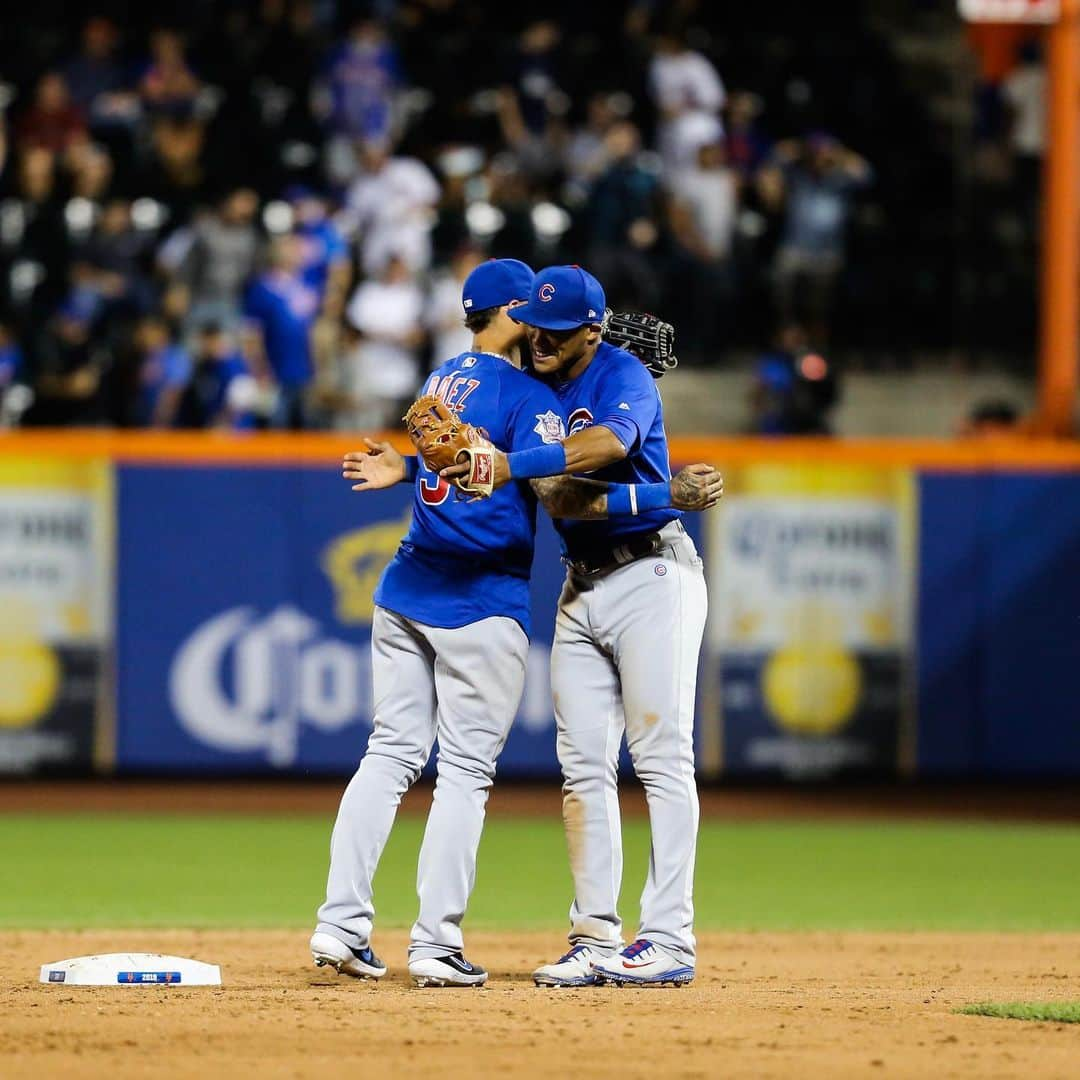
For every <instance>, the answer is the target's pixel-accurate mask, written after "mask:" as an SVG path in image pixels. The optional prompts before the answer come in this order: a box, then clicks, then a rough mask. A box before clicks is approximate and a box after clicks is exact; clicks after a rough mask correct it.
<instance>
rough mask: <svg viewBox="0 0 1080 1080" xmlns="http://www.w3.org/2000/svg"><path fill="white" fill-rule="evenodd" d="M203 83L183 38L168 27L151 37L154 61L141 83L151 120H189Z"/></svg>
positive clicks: (143, 98)
mask: <svg viewBox="0 0 1080 1080" xmlns="http://www.w3.org/2000/svg"><path fill="white" fill-rule="evenodd" d="M199 88H200V86H199V79H198V78H197V76H196V75H195V73H194V72H193V71H192V70H191V68H190V67H189V66H188V62H187V56H186V55H185V44H184V39H183V37H182V36H181V34H180V33H179V32H178V31H176V30H172V29H169V28H166V27H161V28H159V29H157V30H155V31H154V32H153V33H152V34H151V35H150V59H149V62H148V63H147V65H146V68H145V69H144V71H143V73H142V77H141V78H140V79H139V94H140V96H141V97H142V102H143V107H144V108H145V109H146V111H147V112H148V113H149V114H150V115H151V116H168V117H171V118H173V119H177V120H186V119H188V118H189V117H190V116H191V115H192V114H193V112H194V111H195V101H196V98H198V96H199Z"/></svg>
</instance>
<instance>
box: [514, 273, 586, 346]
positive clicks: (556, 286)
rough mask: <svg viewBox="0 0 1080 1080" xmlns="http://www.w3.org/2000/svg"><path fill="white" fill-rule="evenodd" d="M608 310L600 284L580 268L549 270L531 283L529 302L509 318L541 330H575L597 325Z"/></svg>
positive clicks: (517, 308)
mask: <svg viewBox="0 0 1080 1080" xmlns="http://www.w3.org/2000/svg"><path fill="white" fill-rule="evenodd" d="M605 307H607V300H606V298H605V297H604V290H603V287H602V286H601V284H600V282H599V281H597V280H596V278H594V277H593V276H592V274H590V273H589V272H588V270H583V269H582V268H581V267H580V266H548V267H545V269H543V270H541V271H540V272H539V273H538V274H537V275H536V279H535V281H534V283H533V289H532V293H531V294H530V296H529V302H528V303H527V304H525V305H524V306H522V307H516V308H514V309H513V311H511V312H510V318H512V319H514V320H515V321H517V322H522V323H525V324H526V325H528V326H538V327H540V328H541V329H543V330H576V329H577V328H578V327H579V326H586V325H587V324H589V323H593V322H597V321H598V320H599V318H600V313H601V312H602V311H603V310H604V308H605Z"/></svg>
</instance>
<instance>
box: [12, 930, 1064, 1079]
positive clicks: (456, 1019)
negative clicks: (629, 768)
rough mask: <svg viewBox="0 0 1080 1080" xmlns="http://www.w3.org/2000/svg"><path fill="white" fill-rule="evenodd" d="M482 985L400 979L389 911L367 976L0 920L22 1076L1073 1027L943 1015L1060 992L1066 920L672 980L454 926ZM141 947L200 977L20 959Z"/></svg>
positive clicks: (720, 957)
mask: <svg viewBox="0 0 1080 1080" xmlns="http://www.w3.org/2000/svg"><path fill="white" fill-rule="evenodd" d="M468 942H469V956H470V957H471V958H472V959H473V960H474V961H476V962H479V963H482V964H484V965H485V966H487V967H488V969H489V971H490V972H491V975H492V978H491V981H490V983H489V984H488V986H487V987H485V988H484V989H482V990H416V989H413V988H411V987H410V985H409V984H408V980H407V977H406V975H405V970H404V968H405V965H404V949H405V944H406V938H405V934H404V933H403V932H400V931H398V932H387V933H383V934H380V935H379V937H378V939H377V942H376V944H377V946H378V948H379V951H380V953H381V954H382V956H383V958H384V959H385V960H386V961H387V962H388V963H389V964H390V967H391V974H390V975H389V976H388V977H387V978H386V979H385V980H383V981H382V982H381V983H380V984H379V985H374V984H370V983H361V982H357V981H355V980H352V979H348V978H345V977H339V976H337V975H334V974H333V973H328V972H327V971H326V969H316V968H315V967H313V966H312V965H311V964H310V960H309V957H308V954H307V948H306V945H307V939H306V934H305V933H304V932H301V931H295V932H293V931H289V932H286V931H273V932H259V931H251V930H245V931H236V932H227V931H147V930H139V931H133V932H127V933H125V932H122V931H95V932H93V933H69V932H59V931H57V932H28V931H27V932H22V931H16V932H9V933H5V934H2V935H0V1075H3V1076H4V1077H5V1078H11V1080H13V1078H24V1077H34V1078H35V1080H38V1078H43V1077H59V1076H64V1077H115V1076H124V1077H141V1076H151V1075H153V1076H163V1075H164V1076H169V1077H175V1078H187V1077H199V1078H200V1080H212V1078H216V1077H222V1076H229V1077H236V1078H239V1077H248V1076H256V1075H257V1076H259V1077H260V1078H263V1077H309V1076H333V1075H337V1074H340V1073H342V1072H343V1071H345V1070H348V1071H349V1072H350V1073H352V1074H353V1075H357V1076H372V1077H381V1076H405V1075H414V1076H431V1075H437V1076H440V1077H466V1076H487V1075H500V1074H502V1075H510V1076H541V1075H543V1076H546V1077H561V1076H571V1075H574V1076H579V1075H588V1076H600V1077H616V1076H619V1077H626V1076H650V1077H657V1076H672V1077H713V1076H724V1077H801V1076H820V1077H846V1076H912V1077H915V1076H919V1077H926V1076H935V1077H980V1078H985V1077H1007V1076H1020V1075H1025V1076H1038V1077H1040V1078H1042V1077H1068V1076H1076V1075H1077V1074H1078V1071H1080V1028H1078V1027H1077V1026H1075V1025H1074V1026H1071V1027H1070V1026H1066V1025H1054V1024H1024V1023H1017V1022H1013V1021H1008V1020H994V1019H987V1018H979V1017H971V1016H958V1015H955V1014H954V1013H953V1012H952V1010H953V1009H954V1008H956V1007H957V1006H960V1005H964V1004H967V1003H969V1002H973V1001H981V1000H988V999H993V1000H1016V999H1026V1000H1055V999H1068V998H1076V997H1077V996H1080V988H1078V985H1077V973H1078V972H1080V935H1077V934H1058V935H1036V934H960V935H953V934H827V933H819V934H765V933H762V934H704V935H702V936H701V938H700V944H701V962H700V966H699V971H698V977H697V980H696V982H695V983H694V984H693V985H692V986H690V987H687V988H684V989H681V990H674V989H663V990H657V989H654V990H631V989H623V990H617V989H614V988H590V989H586V990H576V991H567V990H562V991H555V990H540V989H537V988H535V987H534V986H533V985H532V983H531V980H530V979H529V972H530V971H531V970H532V968H533V967H534V966H535V965H536V964H537V963H538V962H540V961H542V960H545V959H548V958H550V957H551V956H553V955H554V954H555V953H556V952H557V951H559V949H560V944H561V943H560V941H559V939H558V937H557V935H555V934H553V933H514V934H493V933H479V932H477V933H473V934H470V935H469V938H468ZM119 950H148V951H162V952H169V953H176V954H179V955H186V956H194V957H196V958H198V959H202V960H208V961H211V962H214V963H219V964H221V965H222V973H223V978H224V982H225V985H224V986H223V987H221V988H220V989H217V988H214V989H202V990H196V989H189V990H185V989H183V988H176V987H169V988H166V987H132V988H116V989H93V988H74V987H63V986H57V985H52V986H48V985H41V984H39V983H38V982H37V975H38V966H39V965H40V964H41V963H44V962H48V961H51V960H58V959H61V958H64V957H68V956H76V955H82V954H86V953H94V952H111V951H119Z"/></svg>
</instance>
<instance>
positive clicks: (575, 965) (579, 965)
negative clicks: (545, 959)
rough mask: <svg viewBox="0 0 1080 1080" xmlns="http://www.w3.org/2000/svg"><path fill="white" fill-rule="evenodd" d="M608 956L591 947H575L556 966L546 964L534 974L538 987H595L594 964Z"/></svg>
mask: <svg viewBox="0 0 1080 1080" xmlns="http://www.w3.org/2000/svg"><path fill="white" fill-rule="evenodd" d="M607 956H608V954H607V953H602V952H600V951H599V950H597V949H594V948H592V946H590V945H575V946H574V947H573V948H572V949H571V950H570V951H569V952H568V953H567V954H566V955H565V956H561V957H559V959H558V960H556V961H555V963H554V964H544V965H543V967H538V968H537V969H536V970H535V971H534V972H533V982H534V983H536V985H537V986H595V985H596V982H597V979H596V976H595V975H594V974H593V963H594V962H596V961H598V960H604V959H606V958H607Z"/></svg>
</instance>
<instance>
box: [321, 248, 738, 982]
mask: <svg viewBox="0 0 1080 1080" xmlns="http://www.w3.org/2000/svg"><path fill="white" fill-rule="evenodd" d="M532 277H533V275H532V271H531V270H530V269H529V268H528V267H527V266H525V264H524V263H519V262H516V261H515V260H498V261H496V260H493V261H491V262H488V263H484V264H482V265H481V266H480V267H478V268H477V269H476V270H475V271H474V272H473V273H472V274H471V275H470V277H469V278H468V279H467V280H466V282H465V286H464V290H463V305H464V308H465V312H466V324H467V325H468V326H469V327H470V329H472V330H473V332H474V335H475V336H474V340H473V346H474V347H473V349H472V350H470V351H469V352H467V353H463V354H461V355H460V356H457V357H455V358H454V359H453V360H450V361H448V362H447V363H445V364H443V365H442V367H440V368H438V369H437V370H436V371H435V372H434V373H433V374H432V375H431V377H430V378H429V380H428V383H427V385H426V387H425V391H426V393H429V394H435V395H436V396H437V397H438V398H439V399H441V401H442V402H443V403H444V404H445V405H447V406H448V407H449V408H451V409H453V410H455V411H456V412H457V413H458V414H459V415H460V416H461V418H462V419H463V420H465V421H468V422H469V423H471V424H473V425H474V426H476V427H480V428H483V429H484V430H485V431H486V432H487V434H488V436H489V438H490V440H491V442H492V443H494V444H495V445H496V446H499V447H502V448H505V449H506V450H508V451H509V452H510V453H511V454H516V453H521V452H525V453H530V452H533V451H536V450H541V449H543V448H545V447H551V446H557V445H559V442H560V440H561V439H562V438H563V436H564V434H565V429H564V424H563V417H562V407H561V405H560V402H559V399H558V397H557V396H556V394H555V393H554V391H553V390H552V389H551V388H550V387H548V386H547V385H545V384H544V383H543V382H541V381H539V380H537V379H535V378H533V377H532V376H530V375H528V374H526V373H525V372H524V371H522V370H521V356H520V345H521V343H522V342H523V339H524V335H525V330H524V328H523V326H522V324H519V323H516V322H514V321H513V320H512V319H511V318H510V317H509V311H510V310H512V306H513V305H514V304H520V303H523V302H524V300H525V299H526V298H527V297H528V296H529V293H530V287H531V284H532ZM635 362H636V361H635ZM639 366H640V365H639ZM368 446H369V449H370V451H371V452H370V453H368V454H350V455H347V456H346V460H345V467H344V475H345V476H346V478H347V479H350V480H358V481H359V483H358V484H356V485H355V486H356V488H357V489H360V490H368V489H376V488H382V487H388V486H390V485H391V484H394V483H397V482H399V481H401V480H412V481H413V482H414V485H415V499H414V510H413V521H412V525H411V527H410V529H409V532H408V534H407V536H406V537H405V539H404V540H403V541H402V544H401V546H400V548H399V549H398V552H397V554H396V555H395V556H394V558H393V560H392V561H391V562H390V564H389V565H388V566H387V568H386V571H385V572H384V573H383V575H382V578H381V579H380V581H379V585H378V587H377V589H376V592H375V604H376V608H375V615H374V618H373V621H372V629H371V644H372V681H373V691H374V700H375V716H374V729H373V731H372V734H371V737H370V739H369V742H368V748H367V752H366V754H365V755H364V758H363V760H362V761H361V763H360V767H359V768H358V770H357V772H356V774H355V775H354V776H353V778H352V780H351V781H350V783H349V785H348V787H347V788H346V790H345V793H344V795H343V796H342V800H341V805H340V808H339V810H338V816H337V821H336V823H335V825H334V831H333V836H332V839H331V859H330V871H329V877H328V882H327V893H326V901H325V903H324V904H323V905H322V906H321V907H320V909H319V913H318V925H317V927H316V930H315V933H314V934H313V935H312V938H311V943H310V945H311V952H312V956H313V958H314V960H315V962H316V963H317V964H329V965H331V966H333V967H335V968H336V969H337V970H338V971H339V972H342V973H345V974H349V975H354V976H358V977H369V978H375V979H377V978H380V977H381V976H382V975H384V974H385V973H386V966H385V965H384V964H383V963H382V961H381V960H379V958H378V957H377V956H376V955H375V953H374V952H373V951H372V948H371V931H372V922H373V918H374V905H373V902H372V895H373V890H372V878H373V876H374V874H375V869H376V867H377V865H378V861H379V857H380V855H381V854H382V850H383V847H384V846H385V843H386V840H387V838H388V836H389V833H390V829H391V827H392V825H393V822H394V817H395V814H396V812H397V807H398V805H399V803H400V801H401V797H402V795H404V793H405V791H406V790H407V789H408V788H409V786H410V785H411V784H412V783H413V782H414V781H415V780H416V778H417V777H418V776H419V775H420V771H421V769H422V768H423V766H424V764H425V762H426V761H427V759H428V756H429V754H430V752H431V749H432V746H433V744H434V742H435V740H436V738H437V739H438V743H439V754H438V764H437V780H436V784H435V792H434V798H433V801H432V805H431V810H430V813H429V815H428V821H427V827H426V830H425V833H424V841H423V845H422V847H421V851H420V859H419V868H418V873H417V891H418V893H419V898H420V911H419V916H418V918H417V920H416V923H415V924H414V926H413V928H412V935H411V943H410V946H409V972H410V974H411V975H412V977H413V979H414V980H415V982H416V983H417V984H418V985H421V986H478V985H481V984H483V983H484V982H485V981H486V979H487V973H486V972H485V971H484V969H483V968H481V967H478V966H476V965H474V964H471V963H469V961H467V960H466V959H465V957H464V954H463V939H462V933H461V921H462V918H463V916H464V913H465V909H466V906H467V903H468V899H469V895H470V893H471V891H472V887H473V881H474V877H475V870H476V851H477V846H478V844H479V841H480V834H481V830H482V827H483V821H484V808H485V805H486V802H487V796H488V791H489V789H490V787H491V784H492V781H493V778H494V774H495V762H496V759H497V758H498V756H499V752H500V751H501V750H502V747H503V744H504V743H505V741H506V737H507V734H508V732H509V729H510V725H511V723H512V721H513V718H514V716H515V714H516V712H517V708H518V703H519V701H520V698H521V693H522V689H523V684H524V677H525V664H526V657H527V653H528V630H529V588H528V579H529V573H530V568H531V564H532V557H533V542H534V533H535V521H536V503H537V499H538V498H539V499H540V500H542V501H543V502H544V505H545V507H546V508H547V509H548V510H549V512H550V513H552V514H556V515H559V516H578V517H600V516H603V515H604V514H606V513H607V503H608V500H609V499H615V500H616V501H619V502H620V505H621V504H622V503H625V502H626V501H627V500H628V499H629V495H628V493H627V491H626V489H625V488H623V489H621V490H620V489H617V488H616V487H614V486H613V485H609V484H606V483H603V484H600V483H592V482H589V481H578V480H573V479H570V478H563V477H559V478H547V479H540V478H536V479H534V480H529V481H520V482H509V483H506V484H505V485H504V486H502V487H501V488H500V489H499V490H498V491H497V492H494V493H493V494H492V495H491V497H490V498H486V499H482V500H477V501H469V500H465V499H459V498H457V497H456V493H454V492H453V491H452V488H451V485H450V484H449V483H448V482H447V481H446V480H445V479H443V478H442V477H441V476H439V475H438V474H436V473H433V472H431V471H430V470H428V469H427V468H426V467H425V465H424V463H423V461H422V460H418V459H416V458H414V457H408V458H407V457H403V456H402V455H400V454H398V453H397V452H396V451H394V450H393V449H392V448H391V447H390V446H389V444H387V443H377V442H371V441H369V442H368ZM718 482H719V477H718V476H717V475H716V474H715V473H713V472H711V470H709V469H708V468H707V467H706V466H698V467H694V469H693V470H684V471H683V473H681V474H680V476H679V477H678V478H676V482H674V483H671V484H662V485H660V486H661V487H663V488H664V491H663V492H659V493H657V495H656V497H657V498H659V499H661V501H665V500H666V501H667V502H676V503H678V504H679V505H684V506H686V507H687V508H700V507H704V506H707V505H710V504H711V503H712V502H713V501H714V499H715V498H716V497H717V495H718Z"/></svg>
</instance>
